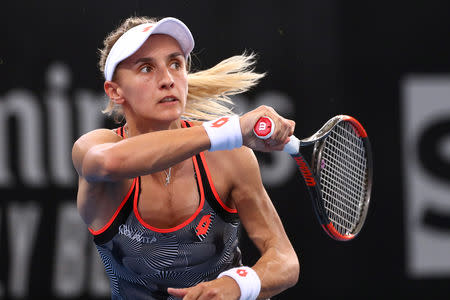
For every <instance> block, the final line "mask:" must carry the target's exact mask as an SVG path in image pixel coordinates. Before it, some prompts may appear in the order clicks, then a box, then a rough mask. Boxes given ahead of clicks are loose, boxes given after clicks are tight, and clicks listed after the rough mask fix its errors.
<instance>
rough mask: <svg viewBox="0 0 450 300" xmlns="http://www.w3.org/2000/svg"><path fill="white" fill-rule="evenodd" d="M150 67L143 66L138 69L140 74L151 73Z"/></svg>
mask: <svg viewBox="0 0 450 300" xmlns="http://www.w3.org/2000/svg"><path fill="white" fill-rule="evenodd" d="M152 69H153V68H152V67H151V66H149V65H145V66H143V67H141V68H140V72H142V73H150V72H151V71H152Z"/></svg>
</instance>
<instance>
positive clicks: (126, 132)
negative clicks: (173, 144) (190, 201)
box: [124, 126, 172, 186]
mask: <svg viewBox="0 0 450 300" xmlns="http://www.w3.org/2000/svg"><path fill="white" fill-rule="evenodd" d="M124 128H125V134H126V135H127V137H130V135H129V134H128V126H124ZM164 173H165V174H166V182H165V183H164V185H166V186H167V185H168V184H169V183H170V178H171V176H172V167H170V168H169V172H167V171H166V170H164Z"/></svg>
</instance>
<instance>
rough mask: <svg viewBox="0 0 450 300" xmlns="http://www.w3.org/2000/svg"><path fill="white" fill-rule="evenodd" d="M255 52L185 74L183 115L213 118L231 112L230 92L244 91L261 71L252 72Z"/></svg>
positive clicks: (190, 117) (189, 118)
mask: <svg viewBox="0 0 450 300" xmlns="http://www.w3.org/2000/svg"><path fill="white" fill-rule="evenodd" d="M254 63H255V54H253V53H251V54H246V53H244V54H242V55H237V56H233V57H230V58H228V59H225V60H223V61H221V62H220V63H219V64H217V65H215V66H214V67H212V68H210V69H207V70H203V71H199V72H195V73H190V74H188V96H187V103H186V109H185V112H184V114H183V117H184V118H185V119H188V120H213V119H215V118H217V117H219V116H223V115H232V114H234V112H233V107H234V103H233V102H232V101H231V99H230V97H229V96H231V95H235V94H240V93H243V92H246V91H248V90H249V89H250V88H252V87H253V86H255V85H256V84H257V83H258V82H259V80H260V79H261V78H262V77H264V75H265V74H260V73H255V72H254V70H253V65H254Z"/></svg>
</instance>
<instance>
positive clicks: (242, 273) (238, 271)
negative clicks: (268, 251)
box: [236, 269, 248, 277]
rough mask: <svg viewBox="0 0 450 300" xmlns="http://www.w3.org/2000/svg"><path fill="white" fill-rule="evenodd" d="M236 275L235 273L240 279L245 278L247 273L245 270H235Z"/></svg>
mask: <svg viewBox="0 0 450 300" xmlns="http://www.w3.org/2000/svg"><path fill="white" fill-rule="evenodd" d="M236 273H237V274H238V275H239V276H242V277H245V276H247V274H248V272H247V271H246V270H244V269H237V270H236Z"/></svg>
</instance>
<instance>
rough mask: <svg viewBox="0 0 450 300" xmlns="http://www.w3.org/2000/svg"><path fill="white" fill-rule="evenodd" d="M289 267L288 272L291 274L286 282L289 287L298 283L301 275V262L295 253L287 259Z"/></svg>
mask: <svg viewBox="0 0 450 300" xmlns="http://www.w3.org/2000/svg"><path fill="white" fill-rule="evenodd" d="M287 269H288V270H287V272H286V274H289V276H288V278H287V282H286V284H287V285H288V287H292V286H294V285H296V284H297V283H298V280H299V277H300V262H299V260H298V257H297V255H296V254H295V253H294V254H293V255H291V256H290V257H289V260H287Z"/></svg>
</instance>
